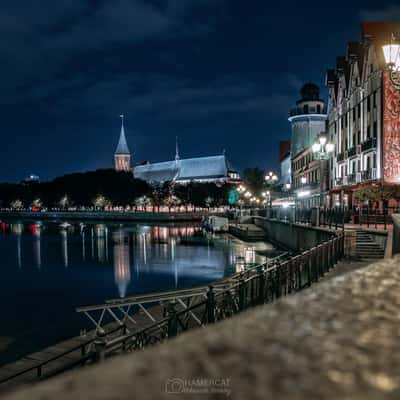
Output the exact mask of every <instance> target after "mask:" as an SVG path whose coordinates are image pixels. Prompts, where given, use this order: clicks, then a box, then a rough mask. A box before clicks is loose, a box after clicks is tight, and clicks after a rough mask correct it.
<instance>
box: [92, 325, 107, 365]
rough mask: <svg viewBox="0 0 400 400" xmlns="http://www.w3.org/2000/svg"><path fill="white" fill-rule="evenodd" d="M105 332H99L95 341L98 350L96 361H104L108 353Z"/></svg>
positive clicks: (95, 347)
mask: <svg viewBox="0 0 400 400" xmlns="http://www.w3.org/2000/svg"><path fill="white" fill-rule="evenodd" d="M105 335H106V334H105V332H104V330H101V331H100V332H99V333H98V334H97V338H96V340H95V341H94V349H95V352H96V356H95V359H96V361H100V362H101V361H104V359H105V355H106V344H107V343H106V340H105Z"/></svg>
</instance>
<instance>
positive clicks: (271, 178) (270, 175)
mask: <svg viewBox="0 0 400 400" xmlns="http://www.w3.org/2000/svg"><path fill="white" fill-rule="evenodd" d="M265 180H266V182H267V183H275V182H277V181H278V175H276V174H275V173H274V172H272V171H269V172H268V174H267V175H265Z"/></svg>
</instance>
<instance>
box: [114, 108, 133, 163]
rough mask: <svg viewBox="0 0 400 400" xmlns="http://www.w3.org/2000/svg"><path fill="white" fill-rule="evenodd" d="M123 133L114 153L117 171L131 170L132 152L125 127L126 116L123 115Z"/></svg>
mask: <svg viewBox="0 0 400 400" xmlns="http://www.w3.org/2000/svg"><path fill="white" fill-rule="evenodd" d="M120 117H121V133H120V135H119V141H118V146H117V149H116V150H115V154H114V168H115V170H116V171H131V170H132V168H131V152H130V151H129V148H128V143H127V142H126V136H125V129H124V116H123V115H121V116H120Z"/></svg>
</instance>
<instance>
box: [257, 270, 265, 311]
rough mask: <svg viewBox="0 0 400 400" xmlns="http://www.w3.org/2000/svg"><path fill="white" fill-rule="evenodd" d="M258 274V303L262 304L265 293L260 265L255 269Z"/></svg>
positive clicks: (263, 275)
mask: <svg viewBox="0 0 400 400" xmlns="http://www.w3.org/2000/svg"><path fill="white" fill-rule="evenodd" d="M257 275H258V301H257V303H258V304H264V294H265V274H264V267H263V266H262V265H261V266H260V267H259V268H258V269H257Z"/></svg>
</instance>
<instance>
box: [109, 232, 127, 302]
mask: <svg viewBox="0 0 400 400" xmlns="http://www.w3.org/2000/svg"><path fill="white" fill-rule="evenodd" d="M113 241H114V278H115V283H116V285H117V287H118V292H119V296H120V297H121V298H122V297H125V295H126V291H127V288H128V285H129V282H130V281H131V269H130V260H129V236H128V235H127V234H125V233H124V232H123V231H122V230H120V231H117V232H115V233H114V235H113Z"/></svg>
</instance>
